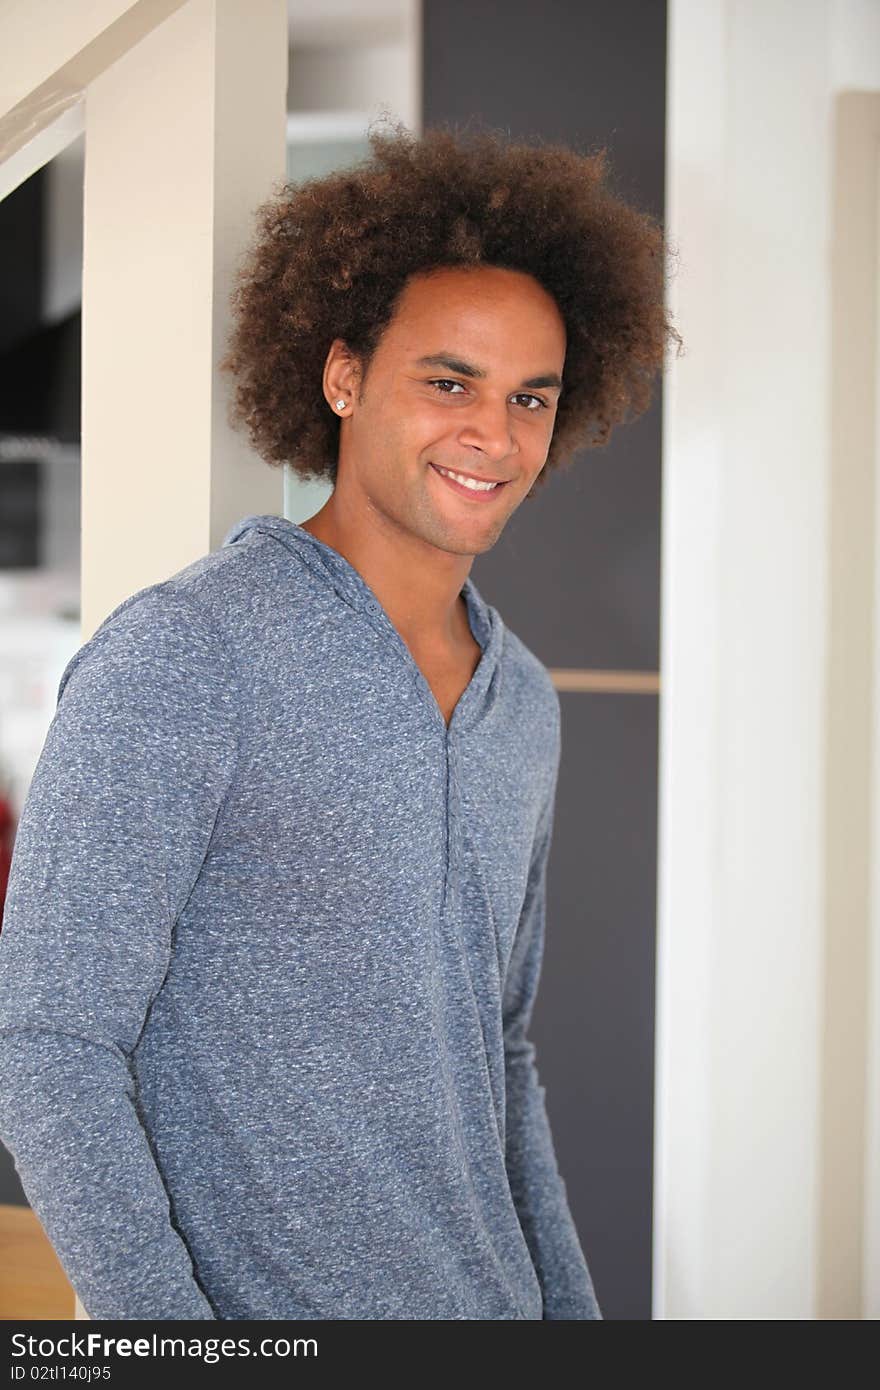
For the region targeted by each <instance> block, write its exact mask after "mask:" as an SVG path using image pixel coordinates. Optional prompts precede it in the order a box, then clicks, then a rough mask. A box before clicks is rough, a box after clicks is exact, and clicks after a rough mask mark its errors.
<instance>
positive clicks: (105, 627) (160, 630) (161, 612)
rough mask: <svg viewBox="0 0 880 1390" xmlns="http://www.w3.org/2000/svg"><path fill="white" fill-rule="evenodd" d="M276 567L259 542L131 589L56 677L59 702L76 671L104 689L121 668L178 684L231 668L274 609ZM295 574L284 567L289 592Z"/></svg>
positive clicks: (236, 547)
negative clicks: (172, 673) (171, 675)
mask: <svg viewBox="0 0 880 1390" xmlns="http://www.w3.org/2000/svg"><path fill="white" fill-rule="evenodd" d="M275 565H277V559H276V557H275V555H274V554H273V553H272V551H271V550H270V551H269V552H268V553H264V552H263V547H262V545H261V544H260V540H259V538H257V539H256V541H255V543H254V544H248V545H227V546H221V547H220V548H219V549H218V550H212V551H209V552H207V553H206V554H204V555H201V556H199V557H198V558H197V559H195V560H193V561H191V562H190V563H189V564H187V565H184V566H183V567H182V568H181V569H179V570H176V571H175V572H174V573H172V574H170V575H168V577H167V578H165V579H160V580H156V581H154V582H153V583H151V584H146V585H143V586H142V587H141V588H139V589H136V590H134V591H133V592H132V593H130V594H128V595H127V596H126V597H125V598H124V599H122V600H121V602H119V603H118V604H116V606H115V607H114V608H112V609H111V610H110V612H109V613H107V615H106V616H105V617H104V618H103V619H102V620H101V622H100V623H99V624H98V626H97V627H96V628H95V630H94V631H93V632H92V634H91V635H90V636H89V637H88V638H87V639H86V640H85V641H84V642H83V643H82V645H81V646H80V647H79V649H78V650H77V651H76V652H75V653H74V655H73V657H72V658H71V659H70V661H69V662H68V664H67V667H66V668H65V670H64V672H63V674H62V677H61V682H60V685H59V691H58V694H59V696H60V694H61V692H62V691H63V689H64V687H65V685H66V684H67V682H68V680H69V679H70V677H71V676H72V675H73V674H74V672H76V671H79V670H80V668H89V669H90V670H92V671H94V672H95V679H100V680H101V681H102V682H105V683H106V681H107V680H108V679H110V678H114V679H117V680H121V679H123V676H124V673H125V671H126V670H127V671H128V674H129V676H130V677H132V678H136V677H137V674H138V672H139V671H141V670H145V669H148V668H149V667H150V666H153V667H155V668H162V669H164V670H166V671H167V669H168V667H169V666H174V667H175V668H176V669H177V671H178V672H179V676H180V678H181V679H183V678H185V677H186V676H187V674H189V676H190V677H191V678H193V679H199V678H201V677H202V676H203V674H204V672H206V671H214V670H215V669H221V668H223V667H224V666H227V665H230V666H235V665H236V662H235V661H234V660H233V655H232V654H233V652H234V649H235V648H236V647H237V646H239V645H240V644H241V643H242V642H246V641H247V639H248V636H249V635H253V634H254V633H256V631H257V629H259V627H260V624H261V622H263V621H265V620H266V617H265V615H266V614H267V613H271V611H272V610H273V608H277V591H276V593H275V597H274V598H273V585H275V586H277V582H278V575H277V574H276V573H275V570H274V567H275ZM299 568H300V567H298V566H297V565H296V564H295V563H293V564H290V563H288V565H287V567H286V569H287V573H288V575H289V578H290V583H291V584H292V585H293V586H294V592H295V590H296V585H297V583H298V582H300V574H299ZM160 678H161V673H160V672H159V671H158V669H157V675H156V679H160Z"/></svg>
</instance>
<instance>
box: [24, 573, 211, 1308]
mask: <svg viewBox="0 0 880 1390" xmlns="http://www.w3.org/2000/svg"><path fill="white" fill-rule="evenodd" d="M227 659H228V658H227V656H226V655H225V652H224V647H223V645H222V642H219V641H216V640H214V639H213V638H212V636H211V633H210V631H209V629H208V628H207V627H206V626H205V625H204V623H203V621H202V619H201V617H200V614H199V612H198V610H197V609H196V608H195V606H194V605H191V604H190V603H189V601H188V600H187V599H185V598H183V597H182V596H180V595H178V594H177V593H176V592H174V591H172V590H169V589H167V588H166V587H165V586H164V585H155V586H152V587H151V588H150V589H147V590H143V591H140V592H139V593H138V594H136V595H134V596H132V598H131V599H128V600H126V601H125V603H123V604H122V605H120V607H119V608H117V609H116V610H114V612H113V613H112V614H111V615H110V617H109V618H108V619H106V620H105V623H104V624H102V626H101V627H100V628H99V629H98V631H97V632H96V633H95V634H94V635H93V636H92V637H91V639H90V640H89V641H87V642H86V643H85V645H84V646H82V647H81V648H80V649H79V651H78V652H77V653H75V655H74V656H73V657H72V659H71V660H70V662H69V663H68V665H67V667H66V668H65V670H64V673H63V675H62V677H61V681H60V684H59V688H58V699H57V703H56V709H55V713H54V717H53V720H52V723H51V724H50V726H49V730H48V733H47V736H46V740H45V743H44V745H43V749H42V752H41V754H40V758H39V761H38V763H37V767H36V770H35V772H34V776H33V779H32V781H31V785H30V788H29V790H28V794H27V797H26V799H25V804H24V807H23V809H22V814H21V817H20V820H19V825H18V830H17V834H16V839H15V843H14V846H13V857H12V866H11V872H10V879H9V886H8V895H7V902H6V909H5V913H4V917H3V926H2V931H0V1138H2V1140H3V1142H4V1143H5V1144H6V1146H7V1148H8V1149H9V1150H10V1152H11V1154H12V1156H13V1158H14V1161H15V1165H16V1168H17V1171H18V1174H19V1176H20V1179H21V1183H22V1187H23V1188H24V1191H25V1194H26V1196H27V1198H28V1200H29V1202H30V1204H31V1206H32V1209H33V1210H34V1212H35V1213H36V1215H37V1217H38V1219H39V1221H40V1223H41V1224H42V1226H43V1228H44V1230H45V1232H46V1234H47V1235H48V1237H49V1240H50V1241H51V1243H52V1245H53V1246H54V1248H55V1251H56V1253H57V1255H58V1258H59V1260H60V1261H61V1264H62V1266H63V1267H64V1270H65V1272H66V1274H67V1276H68V1278H69V1279H70V1281H71V1283H72V1284H73V1286H74V1288H75V1289H76V1292H77V1293H78V1295H79V1297H80V1299H81V1301H82V1303H83V1305H84V1307H85V1309H86V1311H87V1313H88V1314H89V1315H90V1317H92V1318H96V1319H104V1318H126V1319H161V1318H188V1319H202V1318H209V1319H213V1318H215V1317H216V1314H215V1313H214V1311H213V1308H212V1305H211V1303H210V1302H209V1299H208V1298H207V1296H206V1294H205V1292H204V1291H203V1290H202V1288H201V1287H200V1285H199V1283H198V1280H197V1278H196V1275H195V1272H194V1267H193V1262H192V1259H191V1257H190V1254H189V1251H188V1249H187V1247H186V1245H185V1243H184V1240H183V1238H182V1236H181V1235H180V1233H179V1232H178V1230H177V1229H176V1227H175V1224H174V1219H173V1214H172V1209H171V1205H170V1202H169V1197H168V1193H167V1191H166V1189H165V1186H164V1183H163V1179H162V1176H161V1173H160V1170H159V1168H158V1166H157V1163H156V1161H155V1159H154V1156H153V1152H152V1148H151V1142H150V1138H149V1136H148V1134H147V1132H146V1131H145V1129H144V1128H143V1126H142V1124H141V1121H140V1117H139V1105H138V1095H137V1087H136V1080H135V1073H134V1071H133V1068H132V1066H131V1056H132V1052H133V1050H134V1048H135V1046H136V1044H137V1042H138V1038H139V1036H140V1034H141V1031H142V1029H143V1026H144V1023H145V1020H146V1017H147V1014H148V1012H149V1009H150V1007H151V1004H152V1002H153V1000H154V998H155V997H156V995H157V993H158V992H159V990H160V989H161V987H162V983H163V980H164V978H165V975H166V971H167V969H168V966H169V963H170V953H171V943H172V930H173V927H174V925H175V921H176V919H177V917H178V916H179V914H180V912H181V909H182V908H183V906H184V904H185V903H186V900H187V898H188V896H189V894H190V892H191V890H192V887H193V884H194V882H195V880H196V878H197V876H198V873H199V869H200V867H201V864H202V861H203V859H204V856H205V853H206V851H207V847H208V843H209V840H210V837H211V834H212V830H213V826H214V823H215V820H216V818H217V815H218V812H219V809H220V807H221V804H222V802H223V800H224V798H225V795H226V793H227V790H228V788H229V785H230V781H231V778H232V776H233V775H234V768H235V763H236V757H237V732H236V731H237V709H236V705H235V700H234V697H233V695H232V694H231V691H230V681H229V672H228V669H227V666H226V661H227Z"/></svg>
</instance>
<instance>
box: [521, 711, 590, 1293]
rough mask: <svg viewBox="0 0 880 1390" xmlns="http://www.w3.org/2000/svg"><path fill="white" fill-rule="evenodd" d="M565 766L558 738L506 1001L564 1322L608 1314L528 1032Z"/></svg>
mask: <svg viewBox="0 0 880 1390" xmlns="http://www.w3.org/2000/svg"><path fill="white" fill-rule="evenodd" d="M557 729H558V725H557ZM558 767H559V743H558V736H557V744H556V758H555V765H554V768H553V776H552V780H551V786H550V792H549V796H548V797H547V798H546V800H545V802H544V806H543V810H542V813H541V818H540V821H539V824H538V828H537V831H536V834H535V841H534V846H533V850H532V860H531V869H530V873H529V880H528V885H527V888H526V896H525V901H524V903H523V908H522V912H521V915H520V921H519V925H518V928H517V934H516V937H515V940H514V944H513V950H512V953H511V959H510V963H509V965H508V970H507V974H506V976H505V986H504V1004H503V1012H504V1053H505V1076H506V1092H507V1104H506V1151H505V1157H506V1166H507V1174H508V1180H509V1182H510V1189H511V1193H512V1195H513V1200H514V1203H515V1205H516V1209H517V1214H518V1215H519V1219H520V1225H521V1226H522V1230H523V1235H524V1236H525V1240H526V1244H527V1245H528V1247H529V1251H530V1253H531V1256H532V1261H533V1263H534V1266H535V1270H536V1272H537V1275H538V1279H539V1282H540V1285H541V1290H542V1293H543V1296H544V1318H545V1319H557V1320H559V1319H591V1318H602V1312H601V1310H600V1308H599V1304H598V1302H597V1299H596V1295H595V1292H594V1290H593V1283H592V1278H591V1276H590V1272H589V1269H588V1267H587V1263H586V1260H585V1258H584V1254H583V1251H582V1249H581V1245H580V1241H579V1238H578V1233H577V1229H576V1227H575V1224H574V1220H573V1218H572V1215H571V1210H570V1208H569V1204H568V1194H567V1191H566V1186H565V1182H564V1180H563V1178H562V1175H561V1173H560V1171H559V1167H558V1164H557V1160H556V1153H555V1149H554V1145H553V1138H552V1134H551V1130H550V1121H549V1117H548V1115H547V1109H546V1105H545V1095H546V1092H545V1088H544V1087H543V1086H542V1085H541V1083H540V1080H539V1075H538V1070H537V1065H536V1050H535V1045H534V1043H532V1042H531V1041H530V1040H529V1038H528V1036H527V1030H528V1028H529V1023H530V1019H531V1015H532V1008H533V1005H534V1001H535V997H536V995H537V991H538V984H539V981H540V971H541V961H542V957H543V949H544V926H545V902H546V882H547V861H548V856H549V853H550V844H551V839H552V833H553V818H554V805H555V796H556V783H557V776H558Z"/></svg>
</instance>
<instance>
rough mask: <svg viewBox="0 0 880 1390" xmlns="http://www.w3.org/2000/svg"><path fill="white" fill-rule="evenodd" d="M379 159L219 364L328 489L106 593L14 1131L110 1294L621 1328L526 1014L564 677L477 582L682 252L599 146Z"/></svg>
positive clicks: (330, 182) (55, 747) (106, 1300)
mask: <svg viewBox="0 0 880 1390" xmlns="http://www.w3.org/2000/svg"><path fill="white" fill-rule="evenodd" d="M372 144H373V159H372V161H371V162H370V163H367V164H364V165H363V166H360V167H359V168H357V169H355V170H353V171H347V172H344V173H342V174H337V175H334V176H332V177H331V178H328V179H324V180H321V181H317V182H312V183H310V184H307V185H305V186H304V187H303V188H300V189H294V188H287V189H285V190H283V191H282V192H281V193H280V194H279V195H278V196H277V197H276V198H275V199H273V200H272V201H271V202H270V203H268V204H267V205H266V206H265V207H264V208H263V209H262V212H261V219H262V222H261V231H260V235H259V236H258V238H257V239H256V242H255V246H254V248H253V251H252V255H251V258H250V261H249V264H248V266H247V268H246V269H245V270H244V271H243V272H242V276H241V279H240V283H239V285H238V287H237V291H236V298H235V306H236V314H237V316H236V322H235V328H234V332H233V337H232V343H231V350H230V354H229V356H228V358H227V359H226V366H227V367H229V368H230V369H231V370H232V371H234V372H235V373H236V376H237V394H236V398H235V412H236V417H237V418H238V419H240V420H242V421H243V422H245V423H246V424H247V426H248V428H249V429H250V431H251V435H252V438H253V441H254V444H255V445H256V447H257V448H258V449H259V450H260V451H261V452H262V454H263V455H264V457H265V458H266V459H267V461H268V462H270V463H274V464H277V463H279V462H281V461H288V462H290V463H291V465H292V466H293V467H294V468H297V469H298V470H299V471H300V472H301V473H302V474H303V475H304V476H305V475H310V476H326V477H328V478H331V479H332V480H333V481H334V484H335V487H334V491H333V493H332V495H331V497H330V498H329V500H328V501H327V503H326V504H325V505H324V506H323V507H322V508H321V509H320V511H318V512H317V513H316V515H314V516H313V517H311V519H310V520H308V521H307V522H306V523H305V524H304V525H302V526H298V525H295V524H294V523H293V522H290V521H287V520H285V519H284V518H282V517H278V516H249V517H245V518H244V519H242V520H241V521H240V522H239V523H237V524H236V525H235V526H233V527H232V528H231V530H230V531H229V533H228V534H227V536H226V538H225V540H224V542H223V545H222V546H221V547H220V548H219V549H218V550H216V551H213V552H211V553H210V554H208V555H205V556H202V557H201V558H199V559H197V560H196V561H194V562H193V563H192V564H190V565H188V566H187V567H186V568H185V569H183V570H181V571H179V572H178V573H177V574H174V575H172V576H171V577H170V578H168V579H166V580H163V581H161V582H159V583H156V584H152V585H149V586H148V587H147V588H145V589H142V590H140V591H138V592H137V593H135V594H133V595H131V596H130V597H129V598H127V599H126V600H125V601H124V602H123V603H122V604H120V605H119V607H117V608H116V609H115V610H114V612H113V613H111V614H110V615H109V616H108V618H106V619H105V621H104V622H103V623H102V625H101V626H100V628H99V629H98V630H97V632H96V633H95V634H94V635H93V636H92V637H91V638H90V640H89V641H87V642H86V643H85V644H84V646H82V647H81V648H80V650H79V651H78V652H77V653H76V655H75V656H74V657H73V659H72V660H71V662H70V663H69V664H68V666H67V668H66V670H65V672H64V674H63V676H62V679H61V683H60V687H59V694H58V706H57V709H56V713H55V717H54V719H53V722H52V725H51V727H50V730H49V733H48V736H47V739H46V743H45V747H44V749H43V752H42V755H41V758H40V761H39V764H38V766H37V769H36V772H35V775H34V779H33V783H32V786H31V788H30V792H29V796H28V799H27V803H26V805H25V808H24V811H23V814H22V818H21V821H20V825H19V829H18V836H17V840H16V844H15V850H14V856H13V865H12V874H11V879H10V887H9V898H8V905H7V910H6V916H5V919H4V925H3V931H2V934H0V1137H2V1138H3V1140H4V1141H5V1142H6V1144H7V1145H8V1147H9V1148H10V1150H11V1151H12V1153H13V1155H14V1157H15V1160H16V1164H17V1167H18V1171H19V1174H20V1176H21V1181H22V1184H23V1186H24V1189H25V1192H26V1193H27V1196H28V1198H29V1200H30V1201H31V1203H32V1205H33V1208H34V1210H35V1211H36V1213H37V1215H38V1216H39V1218H40V1220H41V1222H42V1224H43V1226H44V1227H45V1229H46V1231H47V1233H48V1235H49V1237H50V1239H51V1240H52V1242H53V1244H54V1246H55V1248H56V1250H57V1252H58V1254H59V1257H60V1259H61V1261H62V1263H63V1265H64V1267H65V1269H66V1271H67V1273H68V1275H69V1277H70V1279H71V1281H72V1282H73V1284H74V1286H75V1288H76V1289H77V1291H78V1293H79V1295H80V1298H81V1299H82V1301H83V1303H84V1305H85V1307H86V1310H87V1311H88V1312H89V1314H90V1315H91V1316H92V1317H93V1318H150V1319H154V1318H216V1319H245V1318H285V1319H287V1318H294V1319H298V1318H306V1319H308V1318H326V1319H332V1318H352V1319H365V1318H368V1319H372V1318H388V1319H401V1318H407V1319H409V1318H412V1319H519V1318H523V1319H539V1318H545V1319H563V1318H570V1319H597V1318H600V1317H601V1316H602V1314H601V1311H600V1307H599V1303H598V1301H597V1298H596V1295H595V1292H594V1289H593V1284H592V1280H591V1277H590V1273H589V1271H588V1267H587V1264H586V1261H585V1259H584V1254H583V1251H582V1249H581V1247H580V1244H579V1241H578V1236H577V1232H576V1230H575V1226H574V1223H573V1220H572V1217H571V1213H570V1210H569V1206H568V1201H567V1195H566V1189H565V1185H564V1183H563V1180H562V1178H561V1176H560V1173H559V1169H558V1166H557V1162H556V1157H555V1153H554V1147H553V1142H552V1138H551V1132H550V1127H549V1124H548V1118H547V1112H546V1109H545V1103H544V1097H545V1093H544V1088H543V1087H542V1086H541V1084H540V1082H539V1076H538V1071H537V1066H536V1057H535V1049H534V1046H533V1044H532V1043H531V1042H530V1041H529V1040H528V1037H527V1029H528V1026H529V1020H530V1015H531V1010H532V1006H533V1002H534V998H535V992H536V989H537V985H538V978H539V970H540V963H541V955H542V949H543V939H544V905H545V885H546V869H547V857H548V852H549V847H550V841H551V832H552V824H553V813H554V798H555V789H556V780H557V773H558V766H559V756H560V717H559V716H560V711H559V701H558V697H557V695H556V692H555V689H554V687H553V685H552V683H551V680H550V677H549V675H548V673H547V671H546V669H545V668H544V666H543V665H542V664H541V662H540V661H539V660H538V659H537V657H536V656H535V655H533V654H532V653H531V652H530V651H529V650H528V649H527V648H526V647H525V646H524V644H523V643H522V642H521V641H520V640H519V639H518V638H517V637H516V636H515V635H514V633H513V632H511V631H510V629H509V628H507V627H506V626H505V624H504V623H503V621H502V619H501V617H500V615H499V613H498V612H497V611H496V609H494V608H493V607H491V606H490V605H489V604H487V603H486V602H485V600H484V599H483V598H482V597H481V595H480V594H479V592H478V590H477V588H476V586H475V584H474V583H473V581H472V579H471V578H470V568H471V564H472V562H473V559H474V556H475V555H479V554H482V553H483V552H484V551H486V550H488V549H489V548H490V547H491V546H492V545H494V543H495V541H496V540H497V539H498V537H499V536H500V534H501V532H502V530H503V529H504V526H505V524H506V522H507V520H508V518H509V517H510V516H511V514H512V513H513V512H514V511H515V510H516V508H517V507H518V506H519V505H520V503H521V502H522V501H523V500H524V498H525V497H527V496H529V495H530V494H531V493H532V492H533V491H534V489H535V488H536V486H537V485H538V482H539V479H540V478H541V476H542V473H544V472H546V470H547V467H548V464H550V465H554V464H555V463H557V462H560V461H561V460H562V459H563V458H564V456H565V455H566V454H570V453H571V452H572V450H573V449H574V448H576V447H577V446H578V445H579V444H584V443H590V442H597V441H601V440H603V439H604V438H607V434H608V431H609V429H610V427H611V425H612V424H613V423H615V422H616V421H618V420H621V419H623V418H624V416H625V414H626V412H627V410H630V411H632V412H637V411H638V410H639V409H643V408H644V407H645V405H646V404H647V402H648V399H649V396H650V389H651V376H652V374H653V373H654V372H655V371H656V369H657V368H658V367H659V366H660V364H661V361H662V354H663V346H664V341H665V338H666V336H667V334H668V333H669V331H670V330H669V328H668V325H667V324H666V322H665V319H664V310H663V276H662V273H661V267H662V255H661V252H662V242H661V238H660V233H659V231H658V229H657V228H656V227H655V226H654V224H653V223H652V222H651V221H650V220H649V219H647V218H646V217H643V216H641V215H639V214H637V213H636V212H634V211H632V210H631V209H629V208H627V207H625V206H624V205H623V204H621V203H620V202H619V201H617V200H616V199H615V198H613V197H612V195H611V194H610V193H609V192H608V191H607V189H606V188H605V187H604V186H603V182H602V173H603V167H602V160H601V157H600V156H595V157H592V158H585V157H582V156H578V155H576V154H574V153H573V152H572V151H568V150H564V149H560V148H555V147H542V146H526V145H511V144H506V143H505V142H504V141H503V140H502V139H501V138H500V137H496V136H493V135H490V134H484V135H482V136H479V137H478V138H476V139H472V140H471V141H470V143H468V142H467V141H466V140H464V139H461V138H456V137H454V136H453V135H451V134H449V133H447V132H442V131H433V132H429V133H428V134H427V135H426V136H425V137H423V138H422V139H421V140H416V139H414V138H413V137H411V136H409V135H408V134H407V133H406V132H405V131H404V130H401V129H398V131H397V133H396V134H392V135H375V134H374V135H373V137H372ZM563 382H564V386H563Z"/></svg>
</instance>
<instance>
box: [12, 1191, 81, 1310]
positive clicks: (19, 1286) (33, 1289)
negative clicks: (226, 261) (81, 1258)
mask: <svg viewBox="0 0 880 1390" xmlns="http://www.w3.org/2000/svg"><path fill="white" fill-rule="evenodd" d="M74 1299H75V1294H74V1291H73V1287H72V1285H71V1284H70V1282H69V1280H68V1278H67V1276H66V1274H65V1273H64V1270H63V1269H62V1268H61V1264H60V1263H59V1260H58V1256H57V1255H56V1254H55V1251H54V1250H53V1249H52V1246H51V1245H50V1243H49V1238H48V1236H47V1235H46V1232H45V1231H44V1230H43V1228H42V1226H41V1225H40V1223H39V1221H38V1220H37V1218H36V1216H35V1215H34V1213H33V1212H32V1211H31V1209H30V1207H16V1206H10V1205H7V1204H4V1203H0V1321H2V1322H10V1321H12V1320H13V1319H18V1318H34V1319H37V1320H40V1321H45V1320H47V1319H51V1318H71V1319H72V1318H73V1310H74Z"/></svg>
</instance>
